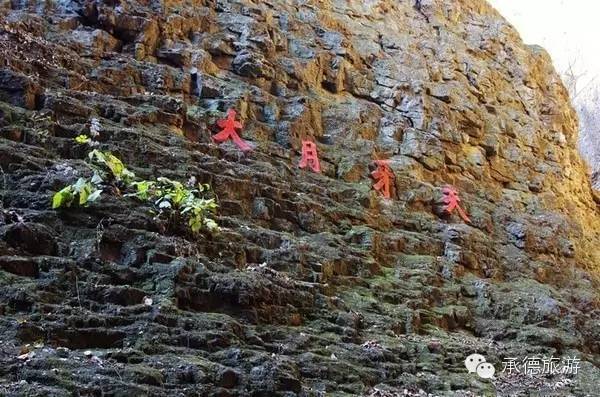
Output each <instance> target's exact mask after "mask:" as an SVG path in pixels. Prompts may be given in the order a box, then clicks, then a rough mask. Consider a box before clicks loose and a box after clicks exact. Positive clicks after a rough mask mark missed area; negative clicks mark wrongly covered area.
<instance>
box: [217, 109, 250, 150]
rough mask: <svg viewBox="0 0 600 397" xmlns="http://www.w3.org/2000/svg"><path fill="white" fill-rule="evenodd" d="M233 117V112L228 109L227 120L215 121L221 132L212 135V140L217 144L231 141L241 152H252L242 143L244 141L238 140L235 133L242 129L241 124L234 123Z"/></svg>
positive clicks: (238, 137) (248, 146)
mask: <svg viewBox="0 0 600 397" xmlns="http://www.w3.org/2000/svg"><path fill="white" fill-rule="evenodd" d="M235 116H236V112H235V110H233V109H229V110H228V111H227V118H226V119H223V120H219V121H217V125H218V126H219V127H221V128H222V129H223V130H221V131H220V132H219V133H218V134H216V135H213V137H212V138H213V139H214V140H215V141H217V142H224V141H226V140H228V139H231V140H232V141H233V142H234V143H235V144H236V145H237V147H239V148H240V149H241V150H242V151H244V152H247V151H250V150H252V147H250V145H248V144H247V143H246V142H244V140H243V139H242V138H240V136H239V135H238V133H237V132H236V131H235V130H236V129H238V130H241V129H242V123H240V122H239V121H235Z"/></svg>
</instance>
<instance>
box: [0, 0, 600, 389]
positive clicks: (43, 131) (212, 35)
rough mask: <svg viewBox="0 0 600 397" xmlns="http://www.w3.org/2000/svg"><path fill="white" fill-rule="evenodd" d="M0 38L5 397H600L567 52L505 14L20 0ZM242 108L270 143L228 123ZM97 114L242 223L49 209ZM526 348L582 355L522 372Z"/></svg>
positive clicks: (110, 196)
mask: <svg viewBox="0 0 600 397" xmlns="http://www.w3.org/2000/svg"><path fill="white" fill-rule="evenodd" d="M0 29H1V30H0V67H1V68H0V129H1V130H0V131H1V138H0V167H1V168H0V173H1V175H0V176H1V179H0V181H1V183H2V184H1V185H0V186H2V190H0V192H1V198H2V200H1V203H2V212H1V213H0V237H1V239H0V269H2V270H0V280H1V282H2V286H3V288H2V292H1V293H0V314H2V317H1V318H0V335H1V336H0V339H1V340H2V341H3V348H2V349H1V350H0V360H1V362H2V366H1V367H0V379H1V382H0V383H1V386H0V390H2V392H3V393H5V394H7V395H44V396H47V395H56V396H60V395H65V394H67V393H72V394H74V395H124V394H127V395H157V396H159V395H199V396H204V395H215V396H250V395H251V396H274V395H282V396H284V395H285V396H292V395H303V396H320V395H375V396H377V395H388V394H385V392H384V391H383V390H387V391H388V392H389V393H394V392H397V393H403V391H404V390H407V393H409V395H420V394H423V393H431V394H432V395H449V396H450V395H472V394H481V393H493V392H494V390H495V391H497V392H499V393H500V394H501V395H508V394H510V393H513V394H518V393H523V394H525V393H527V392H531V391H538V390H541V389H542V388H552V387H554V388H557V386H556V382H558V381H562V380H563V379H564V378H570V380H568V381H566V382H563V383H561V384H560V386H558V391H557V392H558V393H562V394H561V395H578V396H579V395H581V396H584V395H598V393H599V390H598V380H599V379H600V370H599V369H598V366H599V365H600V333H599V332H600V331H599V326H600V312H599V311H598V310H599V303H600V301H599V299H598V292H597V287H598V285H597V274H598V272H599V271H600V270H599V268H600V249H599V248H598V247H599V246H600V245H599V244H600V210H599V209H598V204H597V202H595V201H594V197H595V198H596V201H600V198H598V195H597V193H594V192H593V191H592V189H591V186H590V183H589V179H588V176H587V175H586V173H585V168H584V165H583V164H582V162H581V160H580V158H579V156H578V154H577V151H576V144H575V143H576V140H577V122H576V115H575V112H574V111H573V109H572V108H571V106H570V105H569V102H568V96H567V93H566V91H565V89H564V87H563V86H562V84H561V82H560V79H559V77H558V76H557V74H556V73H555V71H554V70H553V68H552V65H551V61H550V58H549V56H548V55H547V54H546V52H545V51H543V50H542V49H540V48H538V47H528V46H525V45H524V44H523V43H522V42H521V40H520V38H519V37H518V34H517V33H516V31H515V30H514V29H513V28H512V27H511V26H510V25H508V24H507V23H506V21H505V20H504V19H503V18H502V17H501V16H500V15H499V14H498V13H497V12H496V11H495V10H493V9H492V8H491V7H489V6H488V5H487V4H486V3H485V2H483V1H480V0H462V1H441V0H439V1H437V0H427V1H425V0H420V1H415V2H413V1H391V0H383V1H374V0H369V1H354V0H348V1H346V0H343V1H342V0H334V1H329V0H328V1H282V0H272V1H239V2H238V1H210V0H204V1H200V0H198V1H194V0H188V1H177V0H170V1H150V0H148V1H126V2H124V1H108V0H107V1H105V0H97V1H85V0H81V1H57V2H41V1H40V2H36V1H12V2H7V3H5V4H4V5H3V6H2V8H0ZM230 107H233V108H236V109H237V110H238V111H239V113H240V116H241V120H242V121H243V123H244V131H243V136H244V138H245V139H247V140H248V141H249V142H251V143H252V144H253V145H254V146H255V149H254V151H253V152H252V153H251V154H249V155H242V154H241V153H240V152H239V151H238V150H237V149H236V147H235V146H233V145H231V144H224V145H222V146H217V145H215V144H214V143H213V142H212V141H211V139H210V136H211V135H212V134H213V133H214V132H215V131H216V130H215V129H214V123H215V121H216V120H217V119H218V118H221V117H222V116H223V114H224V112H225V110H227V109H228V108H230ZM93 117H95V118H97V119H98V120H99V121H100V124H101V126H102V128H101V132H100V137H99V140H100V147H101V148H103V149H107V150H111V151H112V152H113V153H115V154H117V155H118V156H119V157H120V158H121V159H122V160H123V161H124V162H125V163H126V164H127V165H128V167H129V168H130V169H132V170H133V171H135V172H136V174H137V175H140V176H143V177H158V176H168V177H170V178H172V179H177V180H180V181H186V180H187V179H189V178H190V177H195V178H196V179H197V180H198V181H200V182H207V183H210V184H211V185H212V186H213V187H214V189H215V191H216V193H217V194H218V196H219V203H220V212H219V217H218V221H219V223H220V225H221V226H222V228H223V230H222V232H221V233H219V234H217V235H213V236H211V235H204V236H191V235H190V234H189V233H188V232H186V230H185V228H177V227H173V226H172V225H171V226H170V227H169V225H165V224H163V223H161V222H158V221H156V220H155V219H154V218H153V216H152V215H151V214H150V213H149V212H148V210H149V207H148V206H146V205H141V204H140V203H139V202H137V201H135V200H133V199H128V198H123V197H120V196H119V195H118V194H117V192H112V193H107V194H105V195H104V196H103V198H102V199H101V200H100V201H99V202H97V203H95V204H93V205H92V206H90V207H89V208H71V209H67V210H60V211H54V210H51V209H50V197H51V195H52V193H53V192H55V191H57V190H59V189H60V188H62V187H63V186H64V185H66V184H67V183H72V182H73V181H74V180H75V179H77V177H78V176H81V175H87V174H89V170H88V169H87V168H86V166H85V165H84V162H83V159H84V158H85V156H86V153H87V149H86V148H85V147H84V146H81V145H77V144H75V143H74V141H73V138H74V137H76V136H77V135H79V134H81V133H82V132H87V131H89V128H90V120H91V118H93ZM305 138H313V139H314V140H315V141H316V142H317V143H318V146H319V153H320V158H321V165H322V167H323V173H322V174H313V173H311V172H309V171H304V170H299V169H298V168H297V162H298V160H299V151H300V146H301V140H302V139H305ZM377 158H385V159H389V160H390V164H391V167H392V169H393V171H394V173H395V175H396V180H395V186H394V194H393V199H392V200H383V199H382V198H381V197H380V196H379V195H378V194H377V193H376V192H374V191H373V190H372V188H371V185H372V183H373V182H372V180H371V179H370V178H369V174H370V171H371V170H372V161H373V159H377ZM445 184H452V185H454V186H456V187H457V188H458V190H459V192H460V196H461V199H462V205H463V206H464V207H465V209H466V210H467V212H468V213H469V215H470V218H471V220H472V222H471V224H464V223H463V222H462V221H461V220H460V218H458V217H457V216H455V215H452V216H446V215H444V214H443V212H442V211H441V209H442V206H441V197H442V194H441V188H442V186H443V185H445ZM595 194H596V196H594V195H595ZM144 297H150V298H151V299H152V304H151V305H145V304H144V303H143V302H144ZM474 352H478V353H481V354H484V355H485V356H486V357H487V359H488V361H489V362H492V363H493V364H494V365H496V369H497V371H498V374H497V375H498V376H497V379H496V380H494V381H493V382H490V381H486V380H481V379H479V378H478V377H477V376H476V375H473V374H467V373H466V370H465V368H464V365H463V360H464V359H465V357H466V355H468V354H470V353H474ZM20 354H24V355H23V356H21V357H20V358H19V357H17V356H19V355H20ZM528 355H529V356H531V355H543V356H547V357H549V356H552V355H553V356H556V357H561V356H567V355H570V356H577V357H578V358H580V359H581V360H582V364H581V369H580V371H579V374H578V375H575V376H571V377H568V376H566V375H564V376H563V375H561V376H555V377H552V378H544V377H530V378H528V377H516V376H514V374H513V375H508V374H501V373H500V372H499V371H500V369H501V368H502V364H501V362H502V360H503V359H505V358H506V357H520V358H525V357H526V356H528ZM377 390H379V391H377ZM419 390H421V392H420V391H419ZM377 393H379V394H377ZM469 393H471V394H469ZM389 395H392V394H389Z"/></svg>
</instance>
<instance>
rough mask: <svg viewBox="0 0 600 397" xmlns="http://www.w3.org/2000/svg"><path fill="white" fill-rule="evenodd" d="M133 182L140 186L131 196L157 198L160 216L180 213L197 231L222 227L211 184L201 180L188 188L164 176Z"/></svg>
mask: <svg viewBox="0 0 600 397" xmlns="http://www.w3.org/2000/svg"><path fill="white" fill-rule="evenodd" d="M132 185H133V186H134V187H135V188H136V192H135V193H131V194H128V196H134V197H136V198H138V199H139V200H142V201H151V202H153V204H154V206H155V207H156V211H157V216H158V217H163V216H169V217H170V216H172V215H173V214H177V215H178V216H181V217H183V218H184V219H186V220H187V223H188V225H189V226H190V229H191V230H192V232H194V233H197V232H199V231H201V230H203V229H204V230H208V231H209V232H214V231H217V230H218V229H219V227H218V225H217V223H216V222H215V221H214V219H212V215H214V213H215V212H216V209H217V203H216V201H215V198H214V193H213V192H212V189H211V188H210V186H209V185H208V184H203V185H201V184H198V188H188V187H186V186H184V185H183V184H182V183H181V182H177V181H173V180H171V179H168V178H164V177H160V178H157V179H156V181H139V182H134V183H133V184H132Z"/></svg>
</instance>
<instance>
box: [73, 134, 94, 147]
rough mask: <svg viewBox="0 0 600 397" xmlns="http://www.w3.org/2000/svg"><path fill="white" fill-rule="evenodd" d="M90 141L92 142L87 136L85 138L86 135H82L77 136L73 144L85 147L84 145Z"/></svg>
mask: <svg viewBox="0 0 600 397" xmlns="http://www.w3.org/2000/svg"><path fill="white" fill-rule="evenodd" d="M91 141H92V139H91V138H90V137H89V136H87V135H84V134H81V135H77V136H76V137H75V142H76V143H78V144H80V145H85V144H88V143H90V142H91Z"/></svg>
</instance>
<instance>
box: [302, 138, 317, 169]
mask: <svg viewBox="0 0 600 397" xmlns="http://www.w3.org/2000/svg"><path fill="white" fill-rule="evenodd" d="M298 166H299V167H300V168H306V166H310V168H311V169H312V170H313V171H314V172H321V164H320V163H319V156H318V155H317V145H315V143H314V142H312V141H302V159H301V160H300V164H298Z"/></svg>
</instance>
